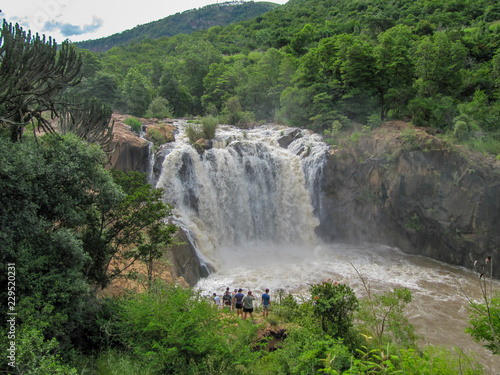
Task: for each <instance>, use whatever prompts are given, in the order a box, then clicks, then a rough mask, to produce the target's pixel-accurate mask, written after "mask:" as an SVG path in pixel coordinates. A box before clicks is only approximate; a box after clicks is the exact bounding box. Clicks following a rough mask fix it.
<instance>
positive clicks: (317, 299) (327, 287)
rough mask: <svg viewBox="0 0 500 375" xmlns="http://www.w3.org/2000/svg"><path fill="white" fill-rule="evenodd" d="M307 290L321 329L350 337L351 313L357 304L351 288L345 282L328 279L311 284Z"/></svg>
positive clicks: (331, 333) (342, 336) (334, 334)
mask: <svg viewBox="0 0 500 375" xmlns="http://www.w3.org/2000/svg"><path fill="white" fill-rule="evenodd" d="M309 291H310V292H311V296H312V301H313V312H314V314H315V315H316V316H318V317H319V318H320V319H321V328H322V329H323V331H324V332H325V333H328V334H330V335H332V336H333V337H338V338H344V339H346V338H348V337H351V336H352V332H351V329H352V326H353V324H352V321H353V313H354V311H356V310H357V309H358V305H359V303H358V299H357V297H356V295H355V294H354V292H353V291H352V289H351V288H350V287H349V286H347V285H345V284H338V283H337V282H333V281H331V280H329V281H324V282H322V283H320V284H313V285H311V287H310V288H309Z"/></svg>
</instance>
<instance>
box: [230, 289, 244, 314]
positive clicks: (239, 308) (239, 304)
mask: <svg viewBox="0 0 500 375" xmlns="http://www.w3.org/2000/svg"><path fill="white" fill-rule="evenodd" d="M241 292H243V289H239V290H238V293H236V294H235V295H234V297H233V301H234V307H236V314H237V315H238V316H243V297H245V295H244V294H243V293H241Z"/></svg>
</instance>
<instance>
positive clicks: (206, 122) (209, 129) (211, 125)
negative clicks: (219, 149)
mask: <svg viewBox="0 0 500 375" xmlns="http://www.w3.org/2000/svg"><path fill="white" fill-rule="evenodd" d="M217 126H219V120H218V119H217V117H213V116H207V117H203V118H202V119H201V127H202V132H203V138H205V139H213V138H215V131H216V130H217Z"/></svg>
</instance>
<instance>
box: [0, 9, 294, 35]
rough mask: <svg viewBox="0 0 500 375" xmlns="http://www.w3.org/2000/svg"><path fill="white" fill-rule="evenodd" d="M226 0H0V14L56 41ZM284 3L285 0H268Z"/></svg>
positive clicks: (110, 30) (117, 29)
mask: <svg viewBox="0 0 500 375" xmlns="http://www.w3.org/2000/svg"><path fill="white" fill-rule="evenodd" d="M224 1H226V0H220V1H217V0H120V1H116V0H2V1H1V2H0V18H3V19H5V20H7V22H12V23H13V24H15V23H19V25H21V26H22V27H23V29H24V30H31V32H32V34H35V33H38V34H40V35H42V34H45V35H46V36H47V37H49V36H51V37H52V38H53V39H55V40H56V42H57V43H61V42H62V41H64V40H66V39H69V40H70V41H72V42H79V41H82V40H88V39H98V38H102V37H106V36H109V35H112V34H116V33H120V32H122V31H125V30H128V29H132V28H133V27H135V26H137V25H142V24H145V23H148V22H151V21H156V20H159V19H162V18H165V17H168V16H169V15H172V14H175V13H178V12H184V11H186V10H190V9H197V8H201V7H204V6H206V5H210V4H216V3H223V2H224ZM269 1H271V2H273V3H276V4H285V3H286V2H287V1H288V0H269Z"/></svg>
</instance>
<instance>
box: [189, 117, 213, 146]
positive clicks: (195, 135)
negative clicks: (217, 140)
mask: <svg viewBox="0 0 500 375" xmlns="http://www.w3.org/2000/svg"><path fill="white" fill-rule="evenodd" d="M218 126H219V120H218V119H217V117H213V116H206V117H203V118H202V119H201V123H197V124H195V123H189V124H188V125H187V126H186V135H187V137H188V138H189V140H190V141H191V142H193V143H194V142H196V141H197V140H199V139H213V138H214V137H215V131H216V130H217V127H218Z"/></svg>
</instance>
